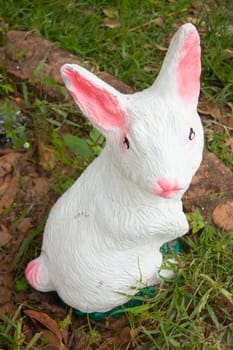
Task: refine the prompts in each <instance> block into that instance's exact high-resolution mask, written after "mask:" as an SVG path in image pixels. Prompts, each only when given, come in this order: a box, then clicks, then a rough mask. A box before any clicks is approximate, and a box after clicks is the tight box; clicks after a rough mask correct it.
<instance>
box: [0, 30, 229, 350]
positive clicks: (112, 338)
mask: <svg viewBox="0 0 233 350" xmlns="http://www.w3.org/2000/svg"><path fill="white" fill-rule="evenodd" d="M25 38H26V39H25ZM7 40H8V41H10V42H12V43H13V44H14V45H15V51H16V52H17V50H19V48H18V47H20V50H26V51H27V52H28V54H27V57H26V58H24V62H16V61H15V58H14V57H13V56H12V50H11V52H9V50H8V48H7V47H8V46H6V48H5V50H4V48H3V49H1V55H0V57H1V60H2V62H3V61H4V64H6V67H7V69H8V71H9V74H10V75H11V77H13V79H15V80H16V81H28V79H29V76H30V74H32V72H33V69H35V68H36V67H37V66H38V63H39V62H40V60H41V58H42V57H44V55H45V54H47V52H48V51H49V52H53V58H52V59H50V58H49V56H48V61H47V63H46V66H45V70H46V71H45V73H44V74H46V75H50V76H52V78H53V79H55V80H56V81H57V83H58V84H60V83H61V81H60V77H59V73H58V70H59V67H60V66H61V65H62V64H63V63H64V62H65V61H67V60H69V61H70V60H72V62H77V60H76V59H75V58H74V57H73V56H72V57H71V55H70V54H69V53H66V52H65V51H64V50H61V49H58V48H56V50H55V52H54V51H51V47H52V44H50V43H49V42H47V41H46V40H44V39H42V38H35V36H32V35H30V34H27V33H22V32H14V33H12V32H11V33H9V34H8V37H7ZM30 40H31V41H30ZM32 42H33V46H32ZM16 45H17V46H16ZM38 48H40V50H39V51H38ZM54 55H55V56H56V57H55V56H54ZM59 55H60V56H59ZM67 57H69V59H68V58H67ZM54 61H55V62H56V65H55V66H54V65H51V64H50V63H49V62H54ZM32 62H33V63H32ZM19 65H20V69H19V68H17V67H19ZM26 67H31V68H30V69H31V71H30V70H29V69H26ZM100 75H101V74H100ZM102 78H103V79H105V80H107V81H108V82H110V83H111V84H112V85H114V86H115V87H116V88H118V89H119V90H121V91H124V92H130V91H132V89H131V88H130V87H127V86H126V85H125V84H123V83H121V82H119V81H117V80H116V79H115V78H113V77H111V76H109V75H108V74H107V73H102ZM41 81H42V80H40V83H38V82H36V83H35V84H34V86H32V88H34V89H35V90H36V89H39V90H40V91H41V89H43V87H42V85H41ZM38 85H39V86H38ZM47 89H48V88H47V87H46V86H45V87H44V90H45V93H47V94H48V95H49V96H50V97H51V96H52V97H53V98H60V95H59V93H58V95H56V94H57V93H56V92H54V91H53V90H49V91H48V90H47ZM200 109H203V106H202V105H201V106H200ZM27 118H29V119H30V116H27ZM211 118H212V116H211V113H210V111H208V110H207V111H203V122H204V123H205V122H206V123H207V121H208V120H211ZM28 121H29V125H30V120H28ZM29 142H30V139H29ZM66 175H67V176H68V175H69V174H68V170H67V174H66ZM55 182H56V178H55V177H54V174H53V172H46V171H45V170H44V169H43V168H42V167H41V166H40V165H39V155H38V148H37V145H36V144H33V142H32V147H31V149H30V150H29V151H28V150H23V151H16V150H14V149H13V148H12V146H11V144H10V143H9V144H8V145H7V146H4V147H1V149H0V198H1V200H0V215H1V219H0V220H1V221H0V246H1V250H0V267H1V268H0V311H1V312H2V313H4V314H7V313H14V312H15V311H16V310H17V309H18V308H21V310H20V313H21V315H24V316H25V318H24V321H23V334H24V337H25V339H26V340H28V341H29V340H30V339H31V338H32V337H33V336H34V335H35V334H36V333H40V332H41V336H47V335H48V333H50V335H52V336H51V338H50V345H51V347H50V348H51V349H56V348H57V349H62V348H64V349H65V348H71V347H72V345H73V344H75V343H76V344H78V345H77V346H76V348H75V349H85V346H86V345H87V344H90V343H91V342H93V343H95V342H96V344H101V345H98V346H96V349H99V350H104V349H112V348H113V347H112V346H113V344H115V345H116V346H120V345H121V346H123V345H124V344H128V343H129V340H130V339H132V335H131V334H130V327H129V323H128V320H127V318H126V317H124V316H123V317H121V318H120V319H118V320H116V319H109V320H107V321H106V322H103V323H102V324H101V325H100V324H99V325H98V328H99V329H100V328H101V329H102V330H103V332H102V333H101V337H102V339H101V341H100V340H99V339H96V338H95V337H98V336H99V335H95V334H92V333H91V332H90V328H89V325H88V323H87V320H86V318H85V317H73V318H72V326H71V325H70V323H69V322H68V321H67V326H64V329H63V330H61V329H60V328H59V327H58V326H57V323H56V321H55V320H60V321H61V320H64V319H65V318H66V317H67V312H68V313H69V311H67V310H66V309H65V308H64V307H63V306H62V305H61V304H60V303H59V302H58V301H57V300H56V299H55V298H54V297H53V296H51V295H49V294H48V293H38V292H36V291H34V290H33V289H31V288H29V287H28V288H26V289H25V288H23V287H22V286H21V285H18V287H17V288H18V291H16V289H17V288H16V281H18V280H19V281H22V277H23V275H22V273H23V269H24V267H25V266H23V264H25V263H26V261H29V260H30V258H33V257H34V254H35V253H36V252H37V253H38V252H39V248H40V243H41V238H42V234H43V223H44V222H45V220H46V216H47V215H48V213H49V210H50V208H51V206H52V205H53V203H54V202H55V201H56V199H57V196H58V195H57V194H56V193H55V192H54V191H53V190H52V185H53V184H54V183H55ZM213 193H217V194H219V193H220V194H221V195H218V196H216V198H212V200H210V197H211V194H213ZM232 203H233V173H232V172H231V171H230V170H229V169H228V168H227V167H226V166H225V165H224V164H223V163H222V162H220V161H219V160H218V159H217V158H216V157H215V156H214V155H213V154H210V153H209V152H205V155H204V160H203V164H202V166H201V168H200V170H199V171H198V173H197V174H196V175H195V177H194V179H193V183H192V185H191V187H190V190H189V191H188V192H187V194H186V195H185V198H184V206H185V210H186V211H187V212H193V211H194V209H195V208H198V209H199V210H200V213H201V214H202V215H203V217H204V219H205V221H206V222H213V219H214V221H215V222H216V223H217V224H219V225H220V226H222V227H225V228H226V229H229V230H232V229H233V223H232V221H230V219H229V218H230V217H233V204H232ZM223 206H225V207H224V208H223V209H222V210H221V208H222V207H223ZM226 206H227V207H226ZM214 212H215V215H214V216H213V213H214ZM226 212H227V213H228V214H227V217H226V216H225V217H224V215H225V213H226ZM22 244H24V245H23V248H22ZM29 247H30V249H27V248H29ZM24 252H26V254H28V256H25V253H24ZM28 252H29V253H28ZM21 253H22V255H21ZM22 283H23V282H22ZM15 288H16V289H15ZM29 306H30V307H29ZM32 308H35V311H32V310H31V309H32ZM92 322H93V324H95V321H92ZM77 328H79V333H77V332H75V329H77ZM90 337H92V338H90ZM52 344H53V346H52ZM125 346H126V345H125ZM50 348H49V347H48V349H50ZM125 348H126V347H125Z"/></svg>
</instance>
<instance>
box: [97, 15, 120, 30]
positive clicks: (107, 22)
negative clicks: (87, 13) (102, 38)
mask: <svg viewBox="0 0 233 350" xmlns="http://www.w3.org/2000/svg"><path fill="white" fill-rule="evenodd" d="M100 26H101V27H108V28H119V27H120V26H121V24H120V22H119V21H117V20H116V19H114V18H108V17H106V18H104V19H103V21H101V22H100Z"/></svg>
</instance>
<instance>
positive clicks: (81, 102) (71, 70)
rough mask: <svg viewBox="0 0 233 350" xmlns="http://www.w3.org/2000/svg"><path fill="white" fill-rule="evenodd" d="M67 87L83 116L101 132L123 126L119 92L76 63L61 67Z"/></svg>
mask: <svg viewBox="0 0 233 350" xmlns="http://www.w3.org/2000/svg"><path fill="white" fill-rule="evenodd" d="M61 74H62V78H63V80H64V82H65V84H66V87H67V89H68V90H69V92H70V93H71V95H72V96H73V98H74V100H75V102H76V103H77V105H78V106H79V108H80V109H81V111H82V112H83V113H84V115H85V116H87V117H88V119H89V120H90V121H91V122H92V123H93V124H94V125H95V126H96V127H97V128H98V129H100V130H101V131H102V132H104V131H107V130H109V129H114V128H121V127H124V124H125V118H124V113H123V110H122V108H121V106H120V104H119V100H120V98H121V93H120V92H118V91H117V90H115V89H114V88H113V87H111V86H110V85H108V84H107V83H105V82H104V81H103V80H101V79H99V78H98V77H97V76H96V75H94V74H93V73H91V72H89V71H88V70H86V69H85V68H82V67H80V66H78V65H77V64H65V65H64V66H63V67H62V68H61Z"/></svg>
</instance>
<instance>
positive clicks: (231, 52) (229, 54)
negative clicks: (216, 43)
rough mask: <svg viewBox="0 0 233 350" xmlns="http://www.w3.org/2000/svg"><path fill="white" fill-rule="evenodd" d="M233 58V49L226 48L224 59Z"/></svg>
mask: <svg viewBox="0 0 233 350" xmlns="http://www.w3.org/2000/svg"><path fill="white" fill-rule="evenodd" d="M232 58H233V50H231V49H225V50H224V57H223V59H224V61H227V60H231V59H232Z"/></svg>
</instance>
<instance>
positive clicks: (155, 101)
mask: <svg viewBox="0 0 233 350" xmlns="http://www.w3.org/2000/svg"><path fill="white" fill-rule="evenodd" d="M61 72H62V77H63V79H64V81H65V84H66V87H67V89H68V90H69V92H70V93H71V95H72V96H73V98H74V100H75V102H76V103H77V104H78V106H79V108H80V109H81V111H82V112H83V113H84V115H85V116H86V117H87V118H88V119H89V120H90V121H91V123H92V124H93V125H94V126H95V127H96V128H98V129H99V130H100V131H101V132H102V133H103V134H104V135H105V137H106V146H105V148H106V150H105V154H106V155H108V161H109V162H112V163H113V164H114V165H115V166H116V171H117V172H118V174H119V175H120V176H123V178H124V179H125V181H126V182H127V181H130V182H131V183H134V184H135V186H137V188H140V189H141V190H143V191H146V192H147V193H150V194H153V195H154V196H159V197H163V198H177V197H178V198H179V197H181V196H182V195H183V193H184V191H185V190H186V189H187V188H188V186H189V184H190V182H191V179H192V176H193V175H194V173H195V172H196V170H197V169H198V167H199V165H200V162H201V159H202V149H203V129H202V125H201V121H200V118H199V115H198V113H197V103H198V97H199V90H200V73H201V64H200V39H199V35H198V33H197V31H196V29H195V27H194V26H193V25H192V24H189V23H188V24H185V25H183V26H182V27H181V28H180V29H179V30H178V32H177V33H176V34H175V36H174V37H173V39H172V41H171V44H170V46H169V49H168V52H167V55H166V57H165V60H164V63H163V65H162V68H161V71H160V73H159V75H158V77H157V79H156V80H155V82H154V84H153V85H152V86H151V87H149V88H148V89H145V90H144V91H142V92H137V93H135V94H132V95H125V94H121V93H120V92H118V91H117V90H115V89H114V88H113V87H111V86H110V85H108V84H107V83H105V82H103V81H102V80H101V79H99V78H98V77H96V76H95V75H94V74H92V73H90V72H89V71H87V70H86V69H84V68H82V67H80V66H78V65H75V64H66V65H64V66H63V67H62V69H61Z"/></svg>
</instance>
